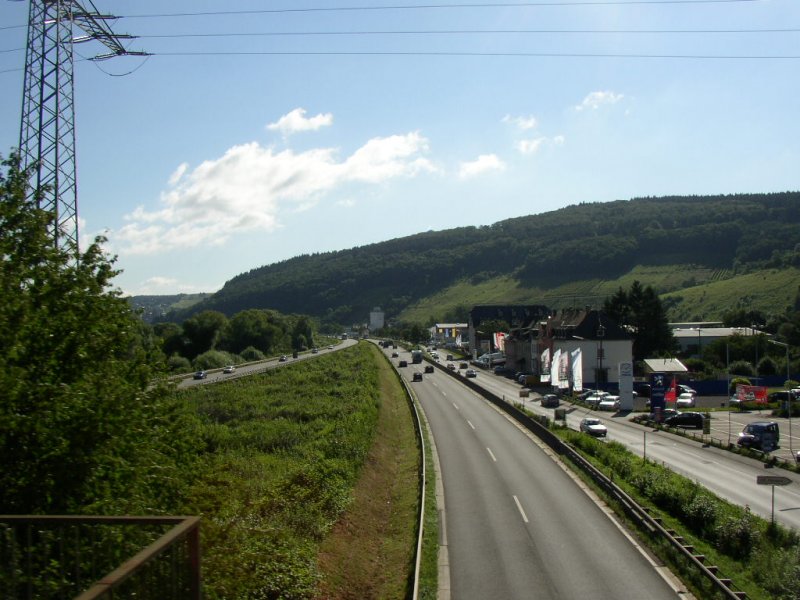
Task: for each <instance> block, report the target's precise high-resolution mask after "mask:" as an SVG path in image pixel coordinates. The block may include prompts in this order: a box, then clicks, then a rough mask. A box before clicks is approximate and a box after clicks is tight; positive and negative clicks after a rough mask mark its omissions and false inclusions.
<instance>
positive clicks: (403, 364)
mask: <svg viewBox="0 0 800 600" xmlns="http://www.w3.org/2000/svg"><path fill="white" fill-rule="evenodd" d="M397 366H398V367H407V366H408V361H407V360H401V361H400V362H399V363H397Z"/></svg>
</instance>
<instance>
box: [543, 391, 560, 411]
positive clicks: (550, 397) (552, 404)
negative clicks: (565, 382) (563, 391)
mask: <svg viewBox="0 0 800 600" xmlns="http://www.w3.org/2000/svg"><path fill="white" fill-rule="evenodd" d="M559 403H560V401H559V399H558V396H556V395H555V394H545V395H544V396H542V407H544V408H556V407H557V406H558V405H559Z"/></svg>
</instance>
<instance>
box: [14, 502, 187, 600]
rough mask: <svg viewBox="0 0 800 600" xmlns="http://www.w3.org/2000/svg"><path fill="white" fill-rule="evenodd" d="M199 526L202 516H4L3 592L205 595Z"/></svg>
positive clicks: (91, 597)
mask: <svg viewBox="0 0 800 600" xmlns="http://www.w3.org/2000/svg"><path fill="white" fill-rule="evenodd" d="M199 530H200V519H199V517H180V516H178V517H106V516H72V515H70V516H49V515H47V516H45V515H0V598H18V599H32V598H58V599H62V598H63V599H68V598H75V599H76V600H96V599H100V598H113V597H125V598H133V597H135V598H142V599H151V598H152V599H153V600H156V599H158V600H162V599H163V600H184V599H191V600H199V599H200V597H201V584H200V537H199ZM137 550H138V551H137Z"/></svg>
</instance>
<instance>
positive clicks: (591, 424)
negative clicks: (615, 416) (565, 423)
mask: <svg viewBox="0 0 800 600" xmlns="http://www.w3.org/2000/svg"><path fill="white" fill-rule="evenodd" d="M580 429H581V431H582V432H583V433H588V434H589V435H593V436H594V437H606V436H607V435H608V429H607V428H606V426H605V425H603V423H602V421H600V419H596V418H594V417H586V418H585V419H583V420H581V425H580Z"/></svg>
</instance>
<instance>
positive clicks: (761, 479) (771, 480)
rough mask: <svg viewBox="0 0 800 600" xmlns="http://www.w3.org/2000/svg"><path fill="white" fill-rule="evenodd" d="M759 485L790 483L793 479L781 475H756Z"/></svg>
mask: <svg viewBox="0 0 800 600" xmlns="http://www.w3.org/2000/svg"><path fill="white" fill-rule="evenodd" d="M756 483H757V484H758V485H789V484H790V483H792V480H791V479H789V478H788V477H782V476H780V475H758V476H756Z"/></svg>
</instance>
